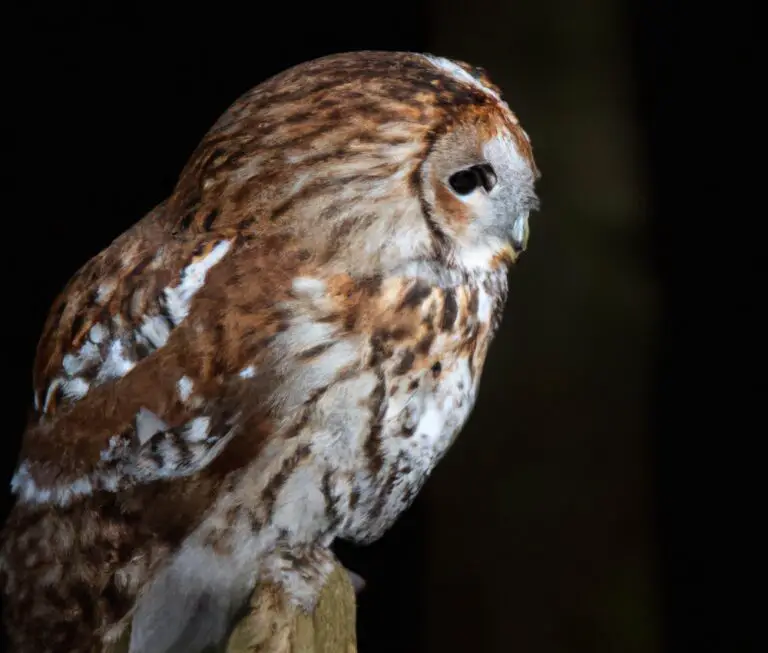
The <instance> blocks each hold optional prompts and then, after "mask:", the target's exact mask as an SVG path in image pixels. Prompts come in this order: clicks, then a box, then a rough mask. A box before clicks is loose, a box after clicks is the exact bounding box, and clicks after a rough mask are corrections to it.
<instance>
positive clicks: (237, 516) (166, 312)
mask: <svg viewBox="0 0 768 653" xmlns="http://www.w3.org/2000/svg"><path fill="white" fill-rule="evenodd" d="M537 175H538V171H537V170H536V166H535V164H534V162H533V158H532V153H531V148H530V144H529V141H528V137H527V135H526V134H525V132H523V131H522V129H521V128H520V127H519V125H518V123H517V119H516V118H515V117H514V115H513V114H512V113H511V112H510V111H509V108H508V107H507V106H506V104H505V103H504V102H503V101H502V100H501V98H500V92H499V89H497V88H496V87H495V86H493V85H491V84H490V82H489V81H488V79H487V77H486V76H485V74H484V73H482V72H481V71H479V70H477V69H473V68H471V67H469V66H468V65H466V64H456V63H454V62H450V61H448V60H445V59H439V58H435V57H429V56H425V55H420V54H407V53H383V52H364V53H353V54H345V55H335V56H332V57H326V58H323V59H320V60H317V61H313V62H309V63H306V64H303V65H301V66H298V67H296V68H293V69H291V70H288V71H286V72H284V73H282V74H280V75H278V76H276V77H275V78H273V79H270V80H268V81H266V82H264V83H263V84H261V85H260V86H257V87H256V88H255V89H253V90H252V91H251V92H249V93H248V94H246V95H245V96H244V97H242V98H241V99H240V100H238V101H237V102H236V103H235V104H234V105H233V106H232V107H231V108H230V109H229V110H228V111H227V112H226V113H225V114H224V115H223V116H222V117H221V119H220V120H219V121H218V122H217V123H216V124H215V125H214V127H213V128H212V129H211V131H210V132H209V133H208V134H207V135H206V137H205V138H204V139H203V141H202V143H201V144H200V146H199V147H198V148H197V150H196V151H195V152H194V154H193V155H192V157H191V158H190V161H189V163H188V164H187V166H186V167H185V168H184V170H183V171H182V173H181V176H180V178H179V181H178V184H177V186H176V188H175V190H174V192H173V194H172V196H171V197H170V198H169V199H168V200H167V201H165V202H163V203H162V204H160V205H159V206H157V207H156V208H155V209H154V210H153V211H151V212H150V213H149V214H148V215H147V216H146V217H145V218H144V219H143V220H141V221H140V222H139V223H137V224H136V225H135V226H134V227H133V228H132V229H130V230H129V231H127V232H126V233H125V234H123V235H122V236H120V237H119V238H118V239H117V240H115V241H114V243H112V245H111V246H110V247H108V248H107V249H106V250H104V251H103V252H102V253H101V254H99V255H97V256H96V257H94V258H93V259H92V260H91V261H90V262H88V263H87V264H86V265H85V266H84V267H83V268H82V269H81V270H80V271H79V272H78V273H77V274H76V275H75V277H74V278H73V279H72V281H71V282H70V283H69V285H68V286H67V287H66V288H65V290H64V291H63V292H62V294H61V296H60V297H59V298H58V299H57V301H56V303H55V304H54V306H53V308H52V310H51V314H50V318H49V320H48V322H47V324H46V326H45V329H44V333H43V336H42V338H41V340H40V345H39V349H38V354H37V361H36V365H35V375H34V384H35V404H36V411H35V415H34V417H33V419H32V420H31V421H30V423H29V425H28V428H27V430H26V432H25V435H24V440H23V446H22V452H21V456H20V464H19V468H18V470H17V473H16V475H15V477H14V480H13V489H14V491H15V493H16V494H17V495H18V501H17V504H16V507H15V509H14V511H13V513H12V514H11V517H10V518H9V520H8V523H7V524H6V527H5V531H4V538H3V544H2V552H1V554H0V572H2V581H3V589H4V592H5V594H6V599H5V601H6V604H7V608H6V621H7V623H8V625H9V630H10V632H11V635H12V637H13V641H14V644H15V647H16V649H15V650H17V651H19V652H20V653H28V652H32V651H38V652H40V651H63V650H67V651H77V652H90V651H100V650H103V649H104V647H105V646H108V644H109V643H110V642H113V641H115V639H116V638H117V637H118V636H119V635H120V634H121V633H122V632H123V630H124V629H125V627H126V624H127V623H128V621H129V620H131V619H132V620H133V626H132V643H131V651H132V652H133V651H142V652H143V653H154V652H160V651H182V650H183V651H190V652H191V651H200V650H202V649H203V648H204V647H205V646H206V645H208V644H210V643H215V642H217V641H220V639H221V637H222V636H223V634H224V633H225V632H226V629H227V627H228V624H229V621H230V619H231V617H232V615H233V614H234V612H235V611H236V610H237V609H238V608H239V607H240V606H241V605H242V603H243V601H244V600H245V599H246V598H247V596H248V594H249V592H250V591H251V590H252V588H253V586H254V584H255V583H256V581H257V580H258V579H259V578H269V579H272V580H274V581H275V582H277V583H278V584H279V585H281V586H282V587H284V589H285V591H286V593H287V595H288V596H289V598H290V600H292V601H294V602H295V603H297V604H299V605H301V606H303V607H305V608H309V607H311V606H312V604H313V602H314V600H315V598H316V596H317V593H318V591H319V589H320V588H321V587H322V584H323V582H324V579H325V576H326V574H327V573H328V572H329V571H330V569H331V568H332V564H331V557H330V553H329V549H328V547H329V546H330V545H331V543H332V542H333V540H334V539H335V538H336V537H341V538H346V539H351V540H355V541H360V542H367V541H371V540H374V539H376V538H377V537H379V536H380V535H381V534H382V533H383V532H384V531H385V530H386V529H387V528H388V527H389V526H390V525H391V523H392V522H393V521H394V520H395V519H396V518H397V516H398V515H399V514H400V513H401V511H402V510H403V509H404V508H405V507H407V506H408V505H409V504H410V502H411V501H412V500H413V498H414V496H415V495H416V493H417V492H418V491H419V489H420V488H421V486H422V484H423V483H424V482H425V480H426V479H427V477H428V475H429V472H430V471H431V470H432V468H433V467H434V465H435V464H436V463H437V461H438V460H439V459H440V457H441V456H442V455H443V454H444V453H445V451H446V450H447V448H448V447H449V446H450V444H451V442H452V441H453V439H454V438H455V437H456V435H457V434H458V432H459V431H460V429H461V427H462V426H463V424H464V422H465V420H466V418H467V416H468V415H469V412H470V411H471V407H472V404H473V402H474V398H475V396H476V392H477V388H478V384H479V378H480V374H481V371H482V367H483V364H484V361H485V357H486V354H487V350H488V346H489V344H490V342H491V339H492V337H493V334H494V332H495V330H496V328H497V327H498V324H499V320H500V316H501V312H502V309H503V306H504V302H505V299H506V288H507V286H506V273H507V268H508V266H509V265H510V264H511V263H512V262H513V261H514V260H515V258H516V256H517V254H518V252H519V251H520V250H521V249H522V248H523V247H524V246H525V241H526V239H527V217H528V212H529V211H530V210H531V209H533V208H535V205H536V196H535V193H534V190H533V182H534V180H535V178H536V176H537Z"/></svg>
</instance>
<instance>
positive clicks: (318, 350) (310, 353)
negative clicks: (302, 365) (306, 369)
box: [298, 341, 335, 361]
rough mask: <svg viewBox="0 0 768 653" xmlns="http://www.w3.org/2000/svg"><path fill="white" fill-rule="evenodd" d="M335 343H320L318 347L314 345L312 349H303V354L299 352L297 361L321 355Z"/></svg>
mask: <svg viewBox="0 0 768 653" xmlns="http://www.w3.org/2000/svg"><path fill="white" fill-rule="evenodd" d="M334 344H335V343H334V342H333V341H330V342H321V343H320V344H319V345H315V346H314V347H310V348H309V349H305V350H304V351H303V352H301V353H300V354H299V356H298V358H299V360H303V361H306V360H310V359H312V358H315V357H317V356H319V355H320V354H322V353H323V352H324V351H327V350H328V349H330V348H331V347H333V345H334Z"/></svg>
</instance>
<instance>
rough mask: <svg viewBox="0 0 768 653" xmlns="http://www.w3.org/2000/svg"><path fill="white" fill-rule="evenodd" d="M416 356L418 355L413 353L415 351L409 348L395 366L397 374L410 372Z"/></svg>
mask: <svg viewBox="0 0 768 653" xmlns="http://www.w3.org/2000/svg"><path fill="white" fill-rule="evenodd" d="M415 358H416V357H415V356H414V355H413V352H412V351H411V350H410V349H409V350H407V351H406V352H405V353H404V354H403V357H402V358H401V359H400V362H399V363H398V365H397V367H396V368H395V374H405V373H406V372H408V371H409V370H410V369H411V368H412V367H413V361H414V359H415Z"/></svg>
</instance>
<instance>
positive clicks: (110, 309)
mask: <svg viewBox="0 0 768 653" xmlns="http://www.w3.org/2000/svg"><path fill="white" fill-rule="evenodd" d="M162 210H163V207H162V205H161V206H159V207H157V209H155V211H153V212H152V213H151V214H149V215H148V216H147V217H146V218H145V219H144V220H142V221H141V222H139V223H138V224H137V225H136V226H135V227H134V228H132V229H131V230H129V231H128V232H126V233H125V234H123V235H122V236H120V237H119V238H118V239H117V240H116V241H114V242H113V243H112V245H110V246H109V247H108V248H107V249H106V250H104V251H103V252H102V253H101V254H99V255H98V256H96V257H94V258H93V259H92V260H91V261H89V262H88V263H87V264H86V265H85V266H83V268H81V270H80V271H79V272H78V273H77V274H76V275H75V276H74V277H73V278H72V280H71V281H70V282H69V284H68V285H67V286H66V288H65V289H64V290H63V291H62V293H61V295H60V296H59V297H58V298H57V300H56V302H55V303H54V306H53V308H52V310H51V312H50V315H49V317H48V320H47V323H46V325H45V327H44V331H43V335H42V337H41V340H40V343H39V345H38V352H37V358H36V365H35V371H34V396H35V413H34V415H33V417H32V419H31V420H30V423H29V425H28V427H27V430H26V432H25V434H24V438H23V440H22V451H21V457H20V465H19V467H18V469H17V473H16V474H15V476H14V478H13V481H12V488H13V490H14V491H15V493H16V494H18V496H19V498H20V499H21V500H22V501H32V502H37V503H39V502H42V503H47V502H57V503H68V502H69V501H71V500H72V499H73V498H75V497H77V496H78V495H88V494H91V493H92V492H94V491H96V490H112V491H116V490H118V489H121V488H123V487H126V486H128V485H131V484H135V483H140V482H148V481H152V480H156V479H160V478H170V477H174V476H178V475H188V474H191V473H194V472H195V471H196V470H198V469H200V468H202V467H204V466H205V465H206V464H207V463H208V462H209V461H210V460H212V459H213V458H214V457H215V456H216V454H217V453H218V452H219V451H220V450H221V448H222V447H223V446H224V445H225V444H226V442H227V441H228V439H229V438H230V437H231V436H232V434H233V433H234V431H235V426H236V422H237V417H238V416H237V415H236V414H235V412H234V410H235V408H236V406H237V397H236V394H237V392H238V389H237V388H233V387H232V385H233V384H232V380H231V378H230V377H231V376H233V375H232V374H230V373H231V372H236V371H237V370H233V365H235V364H236V363H237V360H236V359H237V356H236V355H231V354H232V352H230V351H229V350H228V347H227V343H225V342H223V336H224V335H225V334H223V333H222V332H223V327H222V322H223V321H225V320H226V318H227V316H226V314H225V311H224V306H223V305H222V301H221V300H222V297H218V296H217V295H225V294H226V292H225V289H226V288H227V287H228V286H231V285H232V284H233V283H234V282H236V281H237V279H236V271H235V270H233V266H232V263H231V261H227V257H228V256H229V257H231V256H232V254H233V252H235V251H236V250H237V249H238V248H241V247H242V245H243V240H242V238H239V237H238V235H237V234H236V233H234V232H223V231H222V232H216V233H213V232H203V233H187V234H183V235H181V236H180V235H178V234H171V233H170V232H169V231H168V229H167V228H166V227H165V225H164V224H163V221H162V220H161V213H162ZM224 263H226V265H224ZM217 267H223V268H225V269H221V270H216V268H217ZM214 270H216V272H217V274H216V275H213V274H212V272H213V271H214ZM217 288H218V289H224V290H222V291H221V292H220V293H217V292H216V290H217ZM201 291H205V292H201ZM206 296H207V298H206ZM267 308H268V307H267V306H266V305H264V306H262V307H254V310H255V312H256V313H261V317H262V319H264V315H263V313H264V312H265V311H266V310H267ZM267 330H268V329H267ZM265 335H266V334H265ZM234 376H236V374H235V375H234Z"/></svg>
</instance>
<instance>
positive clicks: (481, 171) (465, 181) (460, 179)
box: [448, 163, 497, 195]
mask: <svg viewBox="0 0 768 653" xmlns="http://www.w3.org/2000/svg"><path fill="white" fill-rule="evenodd" d="M496 181H497V179H496V173H495V172H494V171H493V168H492V167H491V166H490V165H489V164H488V163H483V164H481V165H477V166H472V167H471V168H466V169H464V170H459V171H458V172H454V173H453V174H452V175H451V176H450V177H449V178H448V183H449V184H450V186H451V188H453V190H454V191H455V192H456V193H458V194H459V195H469V194H470V193H471V192H472V191H474V190H475V189H477V188H478V187H479V186H482V187H483V188H484V189H485V192H486V193H487V192H490V191H491V189H492V188H493V187H494V186H495V185H496Z"/></svg>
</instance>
